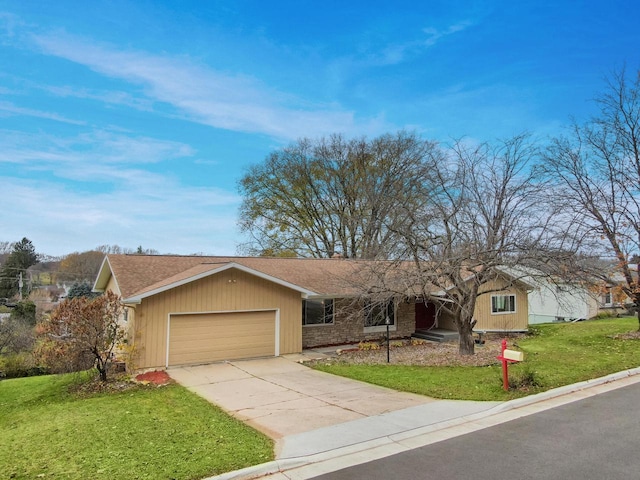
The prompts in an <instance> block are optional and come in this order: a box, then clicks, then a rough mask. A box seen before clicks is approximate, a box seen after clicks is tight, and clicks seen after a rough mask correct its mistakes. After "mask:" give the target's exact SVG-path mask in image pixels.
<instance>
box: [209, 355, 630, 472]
mask: <svg viewBox="0 0 640 480" xmlns="http://www.w3.org/2000/svg"><path fill="white" fill-rule="evenodd" d="M639 374H640V367H638V368H632V369H630V370H624V371H621V372H617V373H612V374H610V375H606V376H604V377H599V378H594V379H591V380H586V381H584V382H579V383H574V384H571V385H565V386H563V387H558V388H554V389H552V390H547V391H546V392H542V393H538V394H535V395H530V396H528V397H523V398H518V399H515V400H509V401H507V402H504V403H501V404H500V405H496V406H495V407H491V408H489V409H487V410H484V411H482V412H479V413H475V414H472V415H467V416H463V417H458V418H455V419H452V420H447V421H444V422H439V423H434V424H431V425H427V426H423V427H417V428H415V429H410V430H407V431H405V432H402V433H397V434H393V435H387V436H383V437H379V438H376V439H372V440H367V441H364V442H361V443H356V444H353V445H349V446H345V447H339V448H336V449H333V450H327V451H324V452H320V453H317V454H314V455H308V456H305V457H297V458H285V459H279V460H274V461H271V462H267V463H262V464H260V465H254V466H252V467H247V468H243V469H241V470H234V471H232V472H227V473H223V474H221V475H216V476H213V477H208V478H206V479H203V480H250V479H255V478H259V477H263V476H266V475H272V474H275V473H280V472H285V471H287V470H292V469H295V468H300V467H305V466H308V465H312V464H315V463H319V462H324V461H327V460H331V459H334V458H339V457H344V456H346V455H351V454H357V453H359V452H362V451H365V450H371V449H373V448H380V447H385V446H389V445H392V444H397V443H398V442H402V441H405V440H409V439H412V438H416V437H419V436H421V435H425V434H429V433H433V432H437V431H440V430H445V429H448V428H452V427H456V426H459V425H464V424H467V423H470V422H474V421H477V420H480V419H483V418H487V417H491V416H493V415H498V414H500V413H505V412H508V411H510V410H515V409H517V408H523V407H527V406H529V405H533V404H536V403H540V402H544V401H546V400H551V399H554V398H558V397H562V396H564V395H569V394H571V393H576V392H579V391H582V390H586V389H588V388H592V387H596V386H599V385H604V384H608V383H612V382H615V381H617V380H623V379H626V378H629V377H633V376H636V375H639ZM406 449H409V448H404V450H406Z"/></svg>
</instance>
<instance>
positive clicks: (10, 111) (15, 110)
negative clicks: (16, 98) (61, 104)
mask: <svg viewBox="0 0 640 480" xmlns="http://www.w3.org/2000/svg"><path fill="white" fill-rule="evenodd" d="M2 115H5V116H6V115H23V116H27V117H36V118H44V119H47V120H54V121H56V122H63V123H68V124H71V125H86V122H83V121H81V120H73V119H70V118H66V117H63V116H62V115H58V114H57V113H52V112H43V111H41V110H34V109H31V108H24V107H19V106H17V105H14V104H13V103H10V102H0V116H2Z"/></svg>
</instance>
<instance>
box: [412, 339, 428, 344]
mask: <svg viewBox="0 0 640 480" xmlns="http://www.w3.org/2000/svg"><path fill="white" fill-rule="evenodd" d="M425 343H427V341H426V340H424V339H422V338H412V339H411V345H424V344H425Z"/></svg>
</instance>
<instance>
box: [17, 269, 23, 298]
mask: <svg viewBox="0 0 640 480" xmlns="http://www.w3.org/2000/svg"><path fill="white" fill-rule="evenodd" d="M23 285H24V284H23V283H22V272H20V277H19V280H18V293H19V295H20V297H19V298H20V301H22V286H23Z"/></svg>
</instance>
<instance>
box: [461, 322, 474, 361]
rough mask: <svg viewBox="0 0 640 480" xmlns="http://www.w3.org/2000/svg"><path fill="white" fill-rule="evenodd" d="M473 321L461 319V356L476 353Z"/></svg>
mask: <svg viewBox="0 0 640 480" xmlns="http://www.w3.org/2000/svg"><path fill="white" fill-rule="evenodd" d="M471 323H472V320H471V319H464V318H460V322H459V324H458V335H460V339H459V348H458V353H460V355H473V354H474V353H475V345H476V344H475V342H474V340H473V326H472V324H471Z"/></svg>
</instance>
